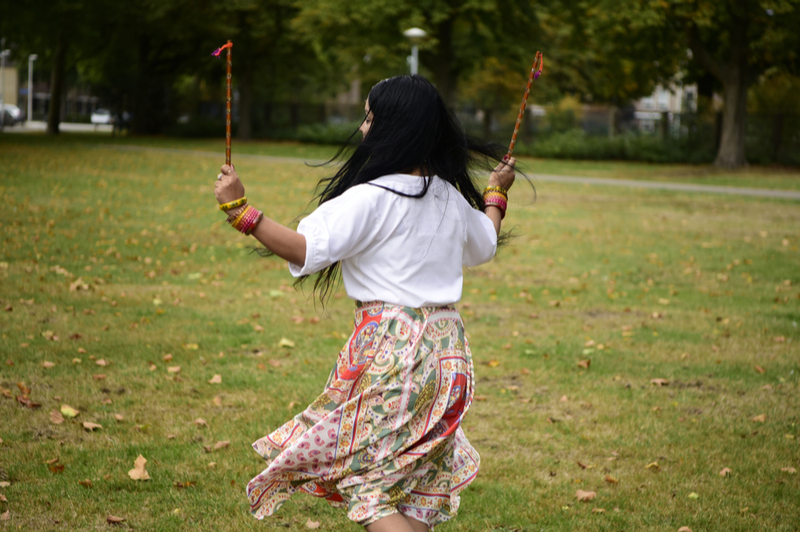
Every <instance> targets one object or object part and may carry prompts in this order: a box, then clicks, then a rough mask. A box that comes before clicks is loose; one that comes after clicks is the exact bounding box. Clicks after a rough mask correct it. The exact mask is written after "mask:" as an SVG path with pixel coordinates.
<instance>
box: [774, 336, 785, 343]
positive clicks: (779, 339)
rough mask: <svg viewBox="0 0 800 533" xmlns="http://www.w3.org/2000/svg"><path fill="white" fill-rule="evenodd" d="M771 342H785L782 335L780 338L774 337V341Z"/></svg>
mask: <svg viewBox="0 0 800 533" xmlns="http://www.w3.org/2000/svg"><path fill="white" fill-rule="evenodd" d="M772 340H774V341H775V342H786V337H784V336H783V335H781V336H780V337H775V338H774V339H772Z"/></svg>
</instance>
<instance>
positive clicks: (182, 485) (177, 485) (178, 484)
mask: <svg viewBox="0 0 800 533" xmlns="http://www.w3.org/2000/svg"><path fill="white" fill-rule="evenodd" d="M172 485H173V486H174V487H175V488H176V489H188V488H189V487H194V486H195V485H197V482H196V481H183V482H181V481H176V482H175V483H173V484H172Z"/></svg>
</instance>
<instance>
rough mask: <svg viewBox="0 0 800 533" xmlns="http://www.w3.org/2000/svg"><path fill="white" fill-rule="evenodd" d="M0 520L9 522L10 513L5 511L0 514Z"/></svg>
mask: <svg viewBox="0 0 800 533" xmlns="http://www.w3.org/2000/svg"><path fill="white" fill-rule="evenodd" d="M0 520H3V521H5V520H11V511H6V512H5V513H3V514H0Z"/></svg>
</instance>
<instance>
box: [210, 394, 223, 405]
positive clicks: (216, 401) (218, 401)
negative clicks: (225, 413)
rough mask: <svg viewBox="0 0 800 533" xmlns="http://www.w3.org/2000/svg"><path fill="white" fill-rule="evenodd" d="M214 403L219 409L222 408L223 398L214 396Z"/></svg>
mask: <svg viewBox="0 0 800 533" xmlns="http://www.w3.org/2000/svg"><path fill="white" fill-rule="evenodd" d="M212 403H213V404H214V405H216V406H217V407H220V406H221V405H222V398H221V397H219V396H214V399H213V400H212Z"/></svg>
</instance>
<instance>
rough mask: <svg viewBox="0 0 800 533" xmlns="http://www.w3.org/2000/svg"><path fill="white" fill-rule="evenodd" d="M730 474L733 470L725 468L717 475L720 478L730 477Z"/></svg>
mask: <svg viewBox="0 0 800 533" xmlns="http://www.w3.org/2000/svg"><path fill="white" fill-rule="evenodd" d="M732 472H733V470H731V469H730V468H728V467H727V466H726V467H725V468H723V469H722V470H720V471H719V475H720V477H727V476H729V475H731V473H732Z"/></svg>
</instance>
